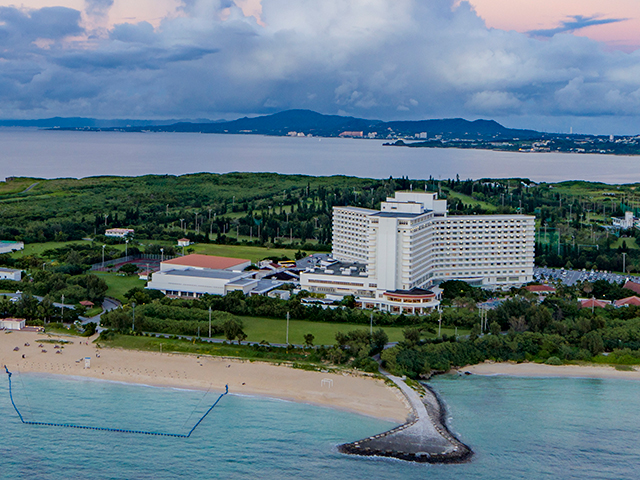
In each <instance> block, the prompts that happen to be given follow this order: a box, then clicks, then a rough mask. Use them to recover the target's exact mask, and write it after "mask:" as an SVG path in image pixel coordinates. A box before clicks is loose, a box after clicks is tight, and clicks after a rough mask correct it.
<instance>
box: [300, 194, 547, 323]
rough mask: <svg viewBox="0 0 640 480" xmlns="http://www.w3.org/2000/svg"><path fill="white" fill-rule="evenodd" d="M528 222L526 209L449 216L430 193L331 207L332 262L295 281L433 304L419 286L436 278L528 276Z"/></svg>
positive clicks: (366, 300)
mask: <svg viewBox="0 0 640 480" xmlns="http://www.w3.org/2000/svg"><path fill="white" fill-rule="evenodd" d="M534 223H535V217H533V216H528V215H464V216H462V215H454V216H449V215H448V214H447V202H446V200H438V198H437V194H436V193H421V192H396V195H395V198H387V201H386V202H382V204H381V209H380V211H377V210H370V209H365V208H358V207H334V209H333V252H332V255H333V258H334V259H335V260H336V263H334V264H328V265H325V266H320V267H316V268H314V269H312V270H309V271H307V272H304V273H303V274H302V275H301V277H300V280H301V284H302V288H304V289H306V290H309V291H311V292H316V293H325V294H328V295H330V296H333V295H335V296H344V295H356V296H357V297H359V298H360V300H361V303H362V306H363V307H366V308H381V309H383V310H389V311H393V312H396V313H398V312H403V311H404V312H409V313H421V312H422V311H424V310H425V309H428V308H433V307H434V306H437V304H439V302H438V301H437V299H435V298H433V297H435V296H434V295H433V294H432V293H431V292H427V291H425V290H424V289H426V288H429V287H431V286H434V285H437V284H439V283H441V282H443V281H447V280H463V281H466V282H469V283H471V284H473V285H478V286H484V287H488V288H496V287H503V286H512V285H522V284H524V283H527V282H530V281H532V280H533V261H534V242H535V238H534V235H535V226H534ZM429 294H430V295H429ZM427 297H429V298H430V300H429V301H427Z"/></svg>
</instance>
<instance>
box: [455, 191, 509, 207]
mask: <svg viewBox="0 0 640 480" xmlns="http://www.w3.org/2000/svg"><path fill="white" fill-rule="evenodd" d="M453 199H457V200H460V201H461V202H462V203H464V204H465V205H471V206H473V205H479V206H480V207H482V208H483V209H485V210H487V211H489V212H494V211H495V210H497V207H496V206H495V205H492V204H490V203H488V202H484V201H482V200H476V199H474V198H473V197H470V196H469V195H465V194H464V193H458V192H452V191H448V192H447V200H448V201H451V200H453Z"/></svg>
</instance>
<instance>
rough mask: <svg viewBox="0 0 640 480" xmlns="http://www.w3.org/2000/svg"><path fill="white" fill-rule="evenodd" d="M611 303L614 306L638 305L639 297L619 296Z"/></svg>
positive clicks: (639, 304) (639, 303)
mask: <svg viewBox="0 0 640 480" xmlns="http://www.w3.org/2000/svg"><path fill="white" fill-rule="evenodd" d="M613 303H614V305H615V306H616V307H628V306H629V305H633V306H636V307H640V297H636V296H635V295H634V296H632V297H627V298H621V299H620V300H616V301H615V302H613Z"/></svg>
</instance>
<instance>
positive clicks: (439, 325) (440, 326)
mask: <svg viewBox="0 0 640 480" xmlns="http://www.w3.org/2000/svg"><path fill="white" fill-rule="evenodd" d="M438 338H442V309H440V317H439V318H438Z"/></svg>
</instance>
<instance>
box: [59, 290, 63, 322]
mask: <svg viewBox="0 0 640 480" xmlns="http://www.w3.org/2000/svg"><path fill="white" fill-rule="evenodd" d="M60 317H61V319H60V323H64V294H63V295H62V313H61V314H60Z"/></svg>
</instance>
